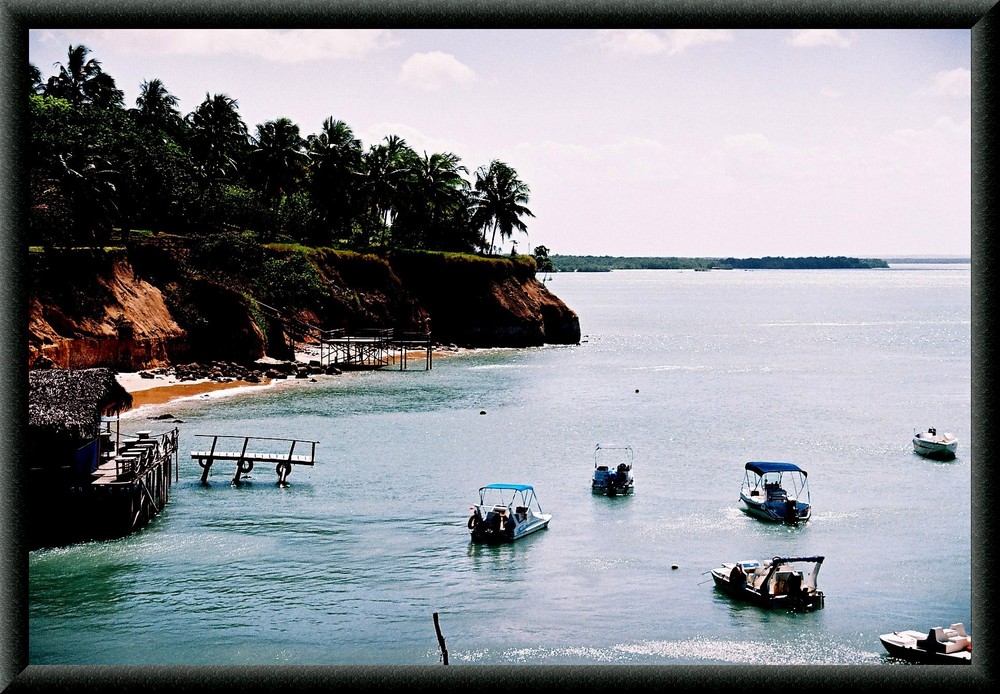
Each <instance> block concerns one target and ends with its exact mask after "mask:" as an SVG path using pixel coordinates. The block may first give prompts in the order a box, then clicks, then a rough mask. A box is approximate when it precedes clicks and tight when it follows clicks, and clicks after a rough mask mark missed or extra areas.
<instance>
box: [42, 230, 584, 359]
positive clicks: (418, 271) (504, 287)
mask: <svg viewBox="0 0 1000 694" xmlns="http://www.w3.org/2000/svg"><path fill="white" fill-rule="evenodd" d="M310 259H311V262H313V264H314V265H315V267H316V269H317V271H318V273H319V275H320V277H321V278H322V282H323V285H324V287H325V295H324V296H323V297H320V299H319V302H318V305H313V306H309V307H291V309H290V311H291V313H292V314H294V317H295V318H297V319H299V320H304V321H305V322H308V323H310V324H312V325H316V326H318V327H323V328H330V327H343V328H346V329H348V330H349V331H353V330H358V329H363V328H376V327H382V328H386V327H388V328H396V329H397V330H403V331H407V330H422V329H423V328H424V327H425V326H427V325H429V326H430V328H431V331H432V337H433V339H434V340H435V341H436V342H440V343H444V344H448V343H454V344H457V345H461V346H469V347H484V346H516V347H521V346H535V345H542V344H545V343H556V344H575V343H578V342H579V341H580V323H579V319H578V317H577V315H576V314H575V313H574V312H573V311H572V310H571V309H569V308H568V307H567V306H566V305H565V304H564V303H563V302H562V301H561V300H559V298H558V297H556V296H555V295H553V294H552V293H551V292H549V291H548V290H547V289H546V288H545V286H544V285H543V284H542V283H540V282H538V281H537V280H536V279H535V277H534V268H533V266H531V265H530V264H526V263H516V262H510V261H506V260H503V259H483V260H482V261H481V262H480V261H476V260H475V259H472V260H470V259H469V258H468V257H464V258H460V259H456V258H454V257H449V256H448V254H407V255H402V256H398V257H394V258H392V259H391V260H386V259H383V258H379V257H375V256H369V255H360V254H356V253H347V252H336V251H328V250H323V251H317V252H315V253H313V254H311V257H310ZM162 264H163V263H162V262H161V263H159V264H158V266H157V267H156V268H155V271H154V269H153V268H151V267H150V265H149V263H146V262H144V263H140V264H138V265H134V264H133V263H132V262H130V260H129V258H128V256H127V255H126V254H125V253H124V252H119V253H93V254H86V253H74V254H65V255H59V254H44V255H43V256H40V257H36V258H34V259H33V261H32V264H31V265H30V267H29V275H30V285H29V291H28V358H29V366H31V367H33V368H37V367H45V366H55V367H58V368H89V367H93V366H108V367H111V368H116V369H119V370H123V371H136V370H140V369H144V368H151V367H157V366H168V365H171V364H180V363H189V362H192V361H201V362H205V361H211V360H216V359H218V360H227V361H233V362H238V363H250V362H253V361H256V360H257V359H260V358H261V357H263V356H274V357H278V358H283V359H287V358H289V350H288V345H287V342H288V340H287V335H286V334H285V328H286V326H285V325H283V324H282V323H281V322H278V321H275V320H274V319H273V318H269V317H268V316H267V315H264V314H262V313H261V311H260V310H259V307H255V306H254V305H253V301H252V300H251V299H249V298H248V297H247V296H245V295H244V294H241V293H239V292H237V291H235V290H234V289H232V288H230V287H228V286H227V285H226V284H225V283H220V282H216V281H210V280H208V279H205V278H198V279H194V280H187V281H181V284H180V285H178V282H179V280H178V274H177V273H174V272H172V271H171V269H170V268H167V271H163V270H164V268H163V267H162ZM137 267H139V268H141V269H142V271H141V272H140V271H138V270H137ZM165 278H168V279H165ZM178 297H181V298H182V300H180V299H178ZM428 320H429V323H428ZM265 333H266V337H265Z"/></svg>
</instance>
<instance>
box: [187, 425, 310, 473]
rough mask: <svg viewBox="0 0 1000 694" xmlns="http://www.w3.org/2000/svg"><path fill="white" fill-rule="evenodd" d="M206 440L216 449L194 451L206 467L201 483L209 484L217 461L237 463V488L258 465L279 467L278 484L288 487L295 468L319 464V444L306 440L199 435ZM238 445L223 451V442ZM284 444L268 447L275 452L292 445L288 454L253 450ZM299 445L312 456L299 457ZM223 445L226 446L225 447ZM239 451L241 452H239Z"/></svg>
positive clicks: (192, 453)
mask: <svg viewBox="0 0 1000 694" xmlns="http://www.w3.org/2000/svg"><path fill="white" fill-rule="evenodd" d="M195 436H200V437H203V438H210V439H212V445H211V446H210V447H209V449H208V450H200V451H191V458H192V459H194V460H197V461H198V465H200V466H201V467H202V473H201V483H202V484H206V485H207V484H208V474H209V472H211V470H212V464H213V463H215V462H217V461H226V462H235V463H236V472H235V473H234V475H233V480H232V483H233V484H237V485H238V484H240V483H241V478H242V476H243V475H245V474H247V473H248V472H250V471H251V470H253V467H254V464H255V463H275V466H274V471H275V472H276V473H278V484H279V485H284V484H286V483H287V479H288V475H289V474H291V472H292V465H314V464H315V463H316V446H317V444H319V441H306V440H302V439H281V438H271V437H267V436H227V435H222V434H195ZM225 441H238V442H239V443H237V444H236V445H234V446H233V447H232V448H231V449H229V450H226V449H224V448H222V447H220V445H219V444H220V442H225ZM265 441H266V442H275V441H277V442H281V443H280V444H274V443H269V444H264V446H265V447H267V446H270V447H271V448H272V449H273V448H276V447H278V446H279V445H280V446H284V445H285V444H288V451H287V452H285V451H283V450H282V451H274V450H272V451H266V452H263V451H260V450H254V449H251V447H250V445H251V442H254V445H257V444H258V443H260V442H265ZM298 444H305V445H304V446H300V447H299V450H300V451H302V450H303V448H307V450H308V453H298V454H296V453H295V447H296V445H298ZM223 445H225V444H224V443H223ZM236 449H239V450H238V451H237V450H236Z"/></svg>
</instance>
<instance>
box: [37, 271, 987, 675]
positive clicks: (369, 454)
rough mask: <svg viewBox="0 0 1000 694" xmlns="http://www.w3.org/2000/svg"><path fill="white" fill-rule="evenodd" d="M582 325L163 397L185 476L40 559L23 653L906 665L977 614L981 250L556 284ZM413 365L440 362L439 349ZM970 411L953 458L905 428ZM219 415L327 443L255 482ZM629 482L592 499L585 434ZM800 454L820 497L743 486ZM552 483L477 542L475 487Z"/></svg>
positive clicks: (147, 413) (956, 425)
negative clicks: (891, 635) (241, 473)
mask: <svg viewBox="0 0 1000 694" xmlns="http://www.w3.org/2000/svg"><path fill="white" fill-rule="evenodd" d="M547 282H548V286H549V288H550V289H551V290H552V291H553V292H554V293H555V294H557V295H558V296H559V297H560V298H561V299H563V300H564V301H565V302H566V303H567V304H568V305H569V306H570V307H571V308H573V309H574V310H575V311H576V312H577V313H578V314H579V316H580V322H581V328H582V332H583V335H584V336H583V339H582V341H581V344H579V345H572V346H546V347H541V348H532V349H524V350H513V349H493V350H481V351H469V352H462V353H459V354H457V355H455V356H451V357H448V358H440V359H437V360H435V362H434V368H433V369H432V370H430V371H423V370H417V369H412V368H411V370H409V371H405V372H399V371H397V370H393V369H387V370H383V371H376V372H365V373H350V374H344V375H342V376H338V377H329V378H320V379H317V381H316V382H311V383H302V382H295V383H282V384H279V385H276V386H274V387H270V388H266V389H256V390H254V391H247V392H242V391H238V392H233V391H229V392H226V393H224V394H217V393H216V394H212V395H211V396H209V397H195V398H190V399H187V400H183V401H179V402H174V403H170V404H168V405H164V406H157V407H151V408H143V409H140V410H137V411H135V412H133V413H131V415H130V416H128V417H126V418H125V419H123V422H122V428H123V431H127V432H132V431H136V430H140V429H152V430H154V431H155V432H159V431H161V430H166V429H167V428H169V427H170V426H172V425H170V424H168V423H165V422H164V421H163V420H156V419H151V418H152V417H156V416H158V415H162V414H165V413H169V414H172V415H174V416H175V417H176V418H178V419H180V420H182V423H180V424H177V425H176V426H178V427H179V428H180V432H181V446H180V450H181V455H180V480H179V482H177V483H175V484H174V486H173V488H172V490H171V498H170V503H169V504H168V506H167V508H166V510H165V511H164V513H163V514H161V516H160V517H158V518H157V519H156V520H155V521H154V522H153V523H152V524H151V525H149V526H148V527H147V528H146V529H144V530H142V531H141V532H139V533H137V534H135V535H133V536H131V537H129V538H125V539H122V540H119V541H114V542H98V543H87V544H82V545H77V546H72V547H66V548H57V549H48V550H41V551H36V552H32V553H31V555H30V558H29V577H28V578H29V604H28V623H29V662H30V663H31V664H33V665H43V664H59V665H66V664H82V665H147V664H148V665H270V664H292V665H376V666H378V665H435V664H438V663H439V662H440V660H439V659H440V651H439V647H438V642H437V638H436V634H435V629H434V624H433V614H434V613H435V612H437V613H439V615H440V624H441V630H442V633H443V636H444V637H445V639H446V643H447V647H448V652H449V659H450V662H451V663H452V664H481V665H497V664H530V665H592V664H617V665H622V664H644V665H650V664H652V665H702V664H706V665H762V664H763V665H799V664H808V665H827V664H838V665H840V664H846V665H860V666H871V667H889V666H893V665H895V664H894V663H892V661H891V660H890V659H888V658H887V656H886V654H885V653H884V650H883V648H882V646H881V644H880V643H879V640H878V635H879V634H880V633H885V632H887V631H893V630H897V629H911V628H913V629H926V628H929V627H931V626H934V625H947V624H949V623H951V622H963V623H964V624H965V625H966V627H967V628H968V629H969V631H970V632H972V633H975V627H976V625H975V624H974V623H972V619H971V617H972V596H971V583H972V581H971V553H972V552H971V509H970V505H971V502H970V497H971V486H970V485H971V470H972V461H973V456H974V453H973V446H974V443H975V442H974V441H973V440H972V436H971V434H972V432H971V427H972V424H971V357H970V352H971V347H970V342H971V339H970V326H971V311H972V308H971V299H970V296H971V290H970V269H969V266H968V265H960V266H954V265H941V266H893V267H892V268H891V269H889V270H868V271H853V270H836V271H822V270H811V271H790V270H784V271H712V272H693V271H664V270H659V271H617V272H611V273H575V274H556V275H553V276H551V278H550V279H548V280H547ZM421 364H422V362H421ZM928 426H934V427H937V428H938V429H939V430H947V431H951V432H954V433H955V434H956V435H957V436H958V437H959V440H960V443H959V450H958V456H957V458H956V459H955V460H953V461H950V462H934V461H930V460H926V459H923V458H920V457H918V456H916V455H914V454H913V452H912V447H911V443H910V439H911V437H912V436H913V434H914V432H915V431H917V430H920V429H924V428H926V427H928ZM197 434H227V435H256V436H273V437H288V438H301V439H311V440H317V441H319V442H320V444H319V446H318V448H317V451H318V462H317V464H316V465H315V467H312V468H307V467H296V468H295V470H294V471H293V472H292V474H291V476H290V477H289V482H290V484H289V486H288V487H285V488H279V487H278V486H277V485H276V484H275V482H276V475H275V474H274V471H273V469H271V468H269V467H266V466H265V467H258V468H257V469H255V470H254V471H253V472H252V473H251V474H250V481H249V483H247V484H244V485H242V486H240V487H232V486H231V485H230V484H229V480H230V477H231V476H232V466H231V465H224V464H217V465H216V470H215V471H214V472H213V474H212V476H211V478H210V485H209V486H207V487H203V486H202V485H201V484H200V483H199V480H200V473H201V469H200V468H199V467H198V466H197V464H196V463H195V462H193V461H192V460H191V459H190V457H189V452H190V451H191V450H193V449H196V448H201V447H202V446H203V445H204V439H198V438H197V437H196V435H197ZM598 443H603V444H612V443H614V444H628V445H631V446H632V448H633V449H634V451H635V468H634V474H635V479H636V487H635V490H636V491H635V494H634V495H633V496H630V497H627V498H610V499H609V498H605V497H600V496H593V495H592V494H591V492H590V476H591V473H592V469H593V465H594V448H595V446H596V445H597V444H598ZM749 460H783V461H790V462H795V463H797V464H799V465H800V466H801V467H803V468H805V469H806V470H808V472H809V481H810V488H811V492H812V502H813V507H814V515H813V518H812V520H810V521H809V522H808V523H805V524H802V525H800V526H798V527H784V526H774V525H769V524H765V523H762V522H760V521H757V520H755V519H753V518H751V517H749V516H747V515H746V514H744V513H743V512H742V511H741V509H740V506H739V503H738V502H739V489H740V484H741V482H742V479H743V465H744V463H745V462H746V461H749ZM490 482H519V483H527V484H532V485H534V487H535V489H536V492H537V495H538V498H539V501H540V502H541V505H542V508H543V510H544V511H546V512H548V513H551V514H553V519H552V522H551V524H550V527H549V528H548V529H547V530H545V531H543V532H540V533H537V534H535V535H533V536H531V537H529V538H527V539H525V540H522V541H520V542H518V543H515V544H513V545H507V546H500V547H486V546H478V545H473V544H471V543H470V541H469V535H468V531H467V529H466V520H467V518H468V515H469V506H470V505H471V504H472V503H473V502H474V501H475V500H476V498H477V490H478V489H479V487H481V486H483V485H485V484H487V483H490ZM779 554H785V555H788V554H798V555H802V554H821V555H823V556H825V557H826V561H825V562H824V564H823V566H822V569H821V571H820V574H819V587H820V588H821V589H822V590H823V591H824V592H825V594H826V606H825V608H823V609H821V610H817V611H815V612H810V613H786V612H781V611H773V612H769V611H765V610H761V609H759V608H756V607H753V606H748V605H745V604H742V603H738V602H734V601H733V600H731V599H730V598H728V597H727V596H725V595H724V594H721V593H719V592H718V591H717V590H716V589H715V588H714V586H713V584H712V582H711V580H710V577H709V575H708V572H709V571H710V570H711V569H712V568H713V567H715V566H718V565H719V564H721V563H722V562H727V561H736V560H741V559H765V558H769V557H771V556H774V555H779Z"/></svg>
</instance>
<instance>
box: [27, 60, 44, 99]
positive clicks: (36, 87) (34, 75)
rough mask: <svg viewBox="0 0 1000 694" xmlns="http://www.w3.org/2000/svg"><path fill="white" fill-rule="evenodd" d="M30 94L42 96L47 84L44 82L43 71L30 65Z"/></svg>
mask: <svg viewBox="0 0 1000 694" xmlns="http://www.w3.org/2000/svg"><path fill="white" fill-rule="evenodd" d="M27 86H28V94H42V93H44V91H45V84H44V83H43V82H42V71H41V70H39V69H38V68H37V67H35V66H34V65H33V64H31V63H28V85H27Z"/></svg>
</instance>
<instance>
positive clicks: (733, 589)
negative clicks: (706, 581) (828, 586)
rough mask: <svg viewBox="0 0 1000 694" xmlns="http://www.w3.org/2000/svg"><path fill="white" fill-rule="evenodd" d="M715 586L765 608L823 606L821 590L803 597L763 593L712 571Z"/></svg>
mask: <svg viewBox="0 0 1000 694" xmlns="http://www.w3.org/2000/svg"><path fill="white" fill-rule="evenodd" d="M712 579H713V580H714V581H715V587H716V588H718V589H719V590H720V591H722V592H723V593H725V594H726V595H728V596H730V597H732V598H736V599H738V600H742V601H743V602H748V603H750V604H751V605H756V606H757V607H763V608H766V609H790V610H797V611H798V610H801V611H806V610H817V609H819V608H821V607H823V603H824V597H823V593H822V592H821V591H816V592H815V593H812V594H810V595H808V596H805V597H794V598H793V597H792V596H789V595H763V594H761V593H759V592H757V591H756V590H753V589H751V588H749V587H743V586H740V585H735V584H733V583H732V582H731V581H730V580H729V578H728V577H725V576H720V575H719V574H716V573H715V572H712Z"/></svg>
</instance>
